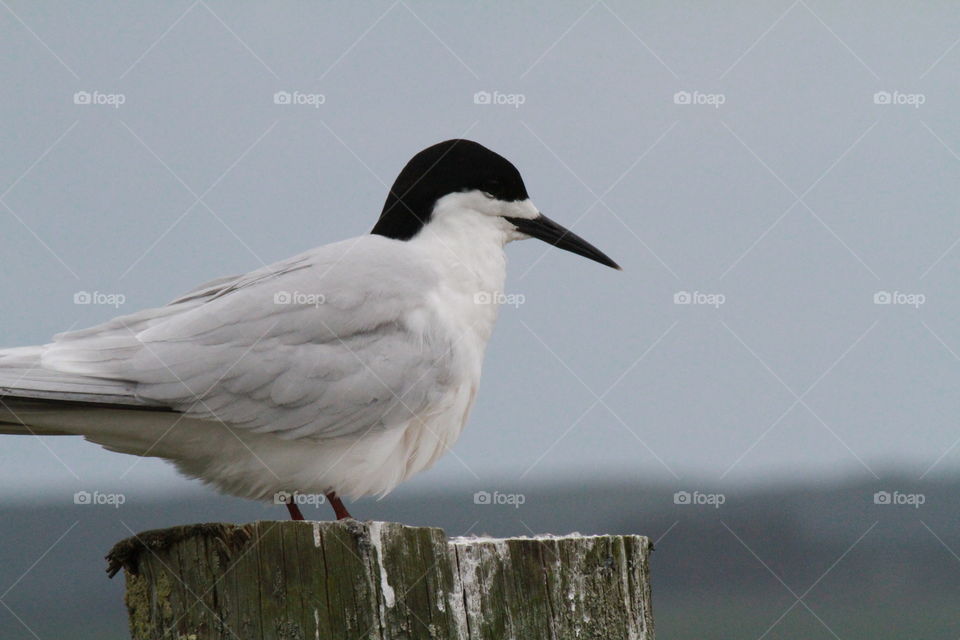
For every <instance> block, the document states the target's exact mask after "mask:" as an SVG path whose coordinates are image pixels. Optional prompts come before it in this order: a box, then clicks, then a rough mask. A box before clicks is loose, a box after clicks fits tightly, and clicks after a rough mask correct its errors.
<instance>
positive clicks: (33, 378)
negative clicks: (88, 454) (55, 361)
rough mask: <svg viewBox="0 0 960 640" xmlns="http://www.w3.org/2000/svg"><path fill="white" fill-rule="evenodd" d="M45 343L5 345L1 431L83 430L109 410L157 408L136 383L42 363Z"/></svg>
mask: <svg viewBox="0 0 960 640" xmlns="http://www.w3.org/2000/svg"><path fill="white" fill-rule="evenodd" d="M46 349H47V347H45V346H34V347H18V348H14V349H2V350H0V434H12V435H82V436H88V435H90V434H91V430H93V431H94V432H96V429H97V426H98V424H99V421H101V420H102V416H103V414H104V412H113V411H123V412H124V413H126V411H143V410H150V411H156V410H159V409H162V408H161V407H156V406H151V405H149V404H148V403H145V402H144V401H142V400H139V399H138V398H137V397H136V394H135V392H134V387H133V385H132V384H130V383H127V382H124V381H119V380H109V379H104V378H96V377H93V376H85V375H78V374H74V373H65V372H62V371H57V370H55V369H51V368H49V367H45V366H44V365H43V354H44V351H45V350H46Z"/></svg>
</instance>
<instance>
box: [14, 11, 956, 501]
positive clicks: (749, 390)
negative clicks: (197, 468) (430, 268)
mask: <svg viewBox="0 0 960 640" xmlns="http://www.w3.org/2000/svg"><path fill="white" fill-rule="evenodd" d="M0 33H2V36H3V37H2V38H0V52H2V55H0V74H2V77H3V80H4V81H3V88H4V90H3V99H2V101H0V147H2V148H3V149H4V150H5V152H4V153H3V154H2V155H0V194H2V199H0V202H2V205H3V206H0V219H2V221H3V222H2V224H3V227H2V228H3V230H4V233H3V234H0V255H2V256H3V267H4V268H3V269H2V270H0V297H2V299H3V300H4V301H5V304H4V305H3V314H2V325H0V327H2V334H0V345H3V346H17V345H24V344H31V343H37V342H43V341H45V340H46V339H48V338H49V336H51V335H52V334H54V333H56V332H58V331H62V330H65V329H68V328H71V327H82V326H87V325H90V324H93V323H96V322H98V321H102V320H105V319H107V318H109V317H111V316H112V315H115V314H116V313H117V312H118V310H117V309H115V308H113V307H111V306H108V305H103V304H100V305H98V304H92V305H82V304H75V303H74V295H75V294H76V293H77V292H82V291H85V292H99V293H106V294H121V295H122V296H124V298H125V300H124V304H123V305H122V306H121V307H120V308H119V311H120V312H129V311H132V310H135V309H139V308H142V307H145V306H152V305H160V304H163V303H165V302H166V301H168V300H170V299H172V298H173V297H175V296H176V295H178V294H180V293H182V292H184V291H186V290H187V289H189V288H191V287H192V286H194V285H196V284H199V283H200V282H202V281H205V280H208V279H211V278H214V277H217V276H220V275H226V274H230V273H238V272H243V271H247V270H250V269H253V268H256V267H259V266H261V265H262V264H263V263H269V262H271V261H273V260H277V259H280V258H283V257H285V256H288V255H291V254H293V253H296V252H299V251H301V250H303V249H305V248H308V247H310V246H314V245H319V244H324V243H327V242H331V241H334V240H338V239H341V238H345V237H349V236H352V235H357V234H360V233H365V232H367V231H368V230H369V228H370V227H371V226H372V224H373V222H374V221H375V219H376V217H377V215H378V214H379V211H380V207H381V205H382V203H383V199H384V197H385V195H386V189H387V186H388V185H389V183H390V182H392V180H393V178H394V177H395V175H396V173H397V172H398V171H399V169H400V168H401V167H402V166H403V164H404V163H405V162H406V160H407V159H408V158H409V157H410V156H411V155H412V154H413V153H415V152H416V151H418V150H420V149H421V148H423V147H425V146H427V145H429V144H432V143H434V142H436V141H439V140H442V139H446V138H451V137H469V138H472V139H475V140H477V141H479V142H481V143H483V144H485V145H487V146H489V147H491V148H493V149H494V150H496V151H498V152H500V153H502V154H503V155H505V156H507V157H508V158H510V159H511V160H512V161H513V162H514V163H515V164H516V165H517V166H518V168H519V169H520V170H521V172H522V174H523V175H524V178H525V180H526V182H527V187H528V190H529V192H530V193H531V195H532V197H533V199H534V201H535V202H536V203H537V204H538V206H539V207H540V208H541V209H542V210H543V211H545V212H546V213H547V214H548V215H550V216H551V217H553V218H554V219H556V220H558V221H560V222H562V223H565V224H567V225H568V226H572V227H573V228H574V229H575V230H576V231H577V233H579V234H581V235H583V236H584V237H585V238H587V239H588V240H589V241H591V242H592V243H594V244H596V245H597V246H598V247H600V248H601V249H603V250H604V251H605V252H607V253H608V254H609V255H610V256H611V257H613V258H614V259H615V260H617V261H618V262H619V263H620V264H621V265H623V267H624V272H623V273H615V272H612V271H609V270H605V269H603V268H602V267H600V266H598V265H595V264H593V263H590V262H588V261H586V260H583V259H579V258H576V257H574V256H571V255H569V254H564V253H561V252H559V251H551V250H547V248H546V247H545V246H544V245H542V244H538V243H536V242H533V241H530V242H525V243H522V244H517V245H513V246H510V247H508V254H509V257H510V260H511V267H510V277H509V282H508V292H507V293H513V294H520V295H522V296H523V300H524V303H523V304H522V305H519V306H518V307H517V308H513V307H509V306H508V307H504V308H503V310H502V313H501V318H500V322H499V325H498V327H497V331H496V333H495V335H494V338H493V340H492V342H491V344H490V348H489V350H488V355H487V362H486V368H485V373H484V382H483V387H482V390H481V394H480V397H479V400H478V402H477V405H476V408H475V410H474V413H473V416H472V419H471V421H470V424H469V426H468V428H467V429H466V432H465V434H464V436H463V437H462V438H461V440H460V441H459V443H458V444H457V446H456V448H455V449H454V454H451V455H448V456H447V457H446V458H444V459H443V460H442V461H441V462H440V463H439V464H438V465H437V467H436V469H435V470H433V471H431V472H428V473H427V474H424V475H423V476H422V477H421V478H419V479H418V480H416V481H415V482H418V483H424V484H436V483H447V482H456V481H473V479H474V475H476V476H477V477H480V478H481V479H483V480H485V479H487V478H493V477H501V478H507V479H519V478H520V477H521V476H522V477H524V478H530V479H548V478H552V477H555V476H556V475H557V474H570V473H574V474H575V475H577V476H581V475H582V476H585V475H588V474H595V473H598V472H602V473H616V474H627V475H629V476H631V477H647V476H656V477H661V478H668V479H669V478H672V477H673V475H674V474H675V475H676V476H678V477H681V478H684V477H690V476H703V477H707V478H714V479H716V478H719V477H720V476H724V477H726V478H729V479H731V480H738V481H745V482H764V481H767V480H769V479H771V478H774V477H782V476H784V475H787V474H789V475H803V476H814V475H821V474H823V473H825V472H830V473H848V472H850V473H866V474H871V473H876V474H877V475H879V476H881V477H883V476H884V474H887V473H889V471H890V469H891V468H894V467H898V468H901V469H903V470H905V471H906V472H908V473H911V474H915V475H916V476H920V475H921V474H923V473H925V472H927V471H928V470H930V469H932V471H930V472H931V473H934V472H942V471H948V470H956V469H957V467H958V466H960V446H955V445H957V441H958V438H960V428H958V426H957V415H958V411H957V408H958V401H960V384H958V382H960V362H958V360H960V357H958V354H960V325H958V324H957V322H956V318H957V317H958V315H960V302H958V299H957V297H956V295H955V284H956V273H957V269H958V266H960V248H958V247H956V244H957V242H958V240H960V216H957V215H956V211H957V205H958V196H960V180H958V178H960V156H958V152H960V124H958V123H957V119H956V113H957V112H958V109H960V94H958V90H957V87H958V86H960V82H958V81H960V77H958V75H960V73H958V71H960V46H957V38H958V37H960V14H958V13H957V12H956V11H955V10H954V9H953V8H952V7H951V6H950V4H948V3H931V4H926V5H924V6H923V8H922V9H918V8H912V7H903V6H901V5H899V4H896V3H885V4H877V3H852V4H847V5H843V6H842V7H838V6H835V5H833V4H832V3H825V2H800V1H798V2H794V3H790V2H771V3H739V4H738V5H736V6H735V7H730V6H723V7H720V6H715V7H709V6H707V7H703V6H701V5H699V4H696V5H694V4H690V5H684V4H677V3H670V2H663V3H657V4H655V5H653V6H647V5H644V6H643V7H638V6H635V5H634V4H633V3H619V2H597V3H594V4H591V3H589V2H587V3H577V4H573V3H567V4H559V3H552V4H551V5H550V10H549V12H548V11H547V10H546V9H544V8H542V7H538V6H536V5H533V4H518V3H502V4H495V3H470V4H463V3H426V2H412V1H408V2H395V3H390V2H383V3H379V2H378V3H336V4H324V5H322V6H314V5H309V6H308V5H297V6H292V5H287V6H285V7H284V8H278V7H277V6H275V5H272V4H271V5H258V4H253V3H223V2H207V3H204V2H197V3H193V4H191V3H189V2H174V3H157V4H153V3H118V4H116V5H99V4H98V5H89V4H74V5H65V6H58V7H57V9H56V10H55V11H54V10H52V9H50V8H46V7H44V6H43V5H41V4H36V3H26V2H9V4H8V6H7V5H5V6H3V7H0ZM278 91H286V92H288V93H290V94H291V96H292V100H291V101H295V100H297V99H299V100H301V101H304V102H320V101H321V100H322V104H319V105H318V106H317V107H316V108H315V107H314V106H313V105H311V104H275V102H274V94H275V92H278ZM77 92H87V93H89V94H91V102H95V101H97V100H101V101H105V102H111V101H112V102H116V101H118V100H120V99H121V98H116V97H110V96H116V95H118V94H119V95H122V100H123V104H121V105H119V106H118V107H117V108H114V106H112V105H110V104H75V103H74V94H75V93H77ZM295 92H298V93H295ZM477 92H489V93H490V94H491V102H492V103H493V102H497V101H498V100H499V101H502V102H505V103H506V104H477V103H475V94H476V93H477ZM494 92H496V93H494ZM678 92H686V94H684V93H681V94H679V95H676V94H677V93H678ZM877 92H887V94H889V101H890V104H884V102H885V101H886V99H887V97H888V96H887V94H880V95H878V96H875V94H876V93H877ZM318 95H319V96H322V99H321V98H315V97H314V98H311V97H304V96H318ZM298 96H299V98H298ZM688 96H689V100H690V102H691V104H683V102H684V101H685V100H686V98H687V97H688ZM477 99H478V100H479V101H480V102H483V101H484V96H483V95H481V96H479V97H478V98H477ZM78 100H80V101H81V102H82V101H83V98H82V94H81V97H80V98H78ZM517 102H522V104H520V105H518V106H515V103H517ZM697 102H700V103H701V104H696V103H697ZM898 102H900V104H897V103H898ZM920 102H922V104H917V103H920ZM510 103H514V104H510ZM717 103H722V104H717ZM682 291H686V292H690V293H691V294H692V293H693V292H698V293H699V294H711V295H713V297H705V296H704V295H700V296H699V297H698V298H697V299H698V300H699V301H703V302H710V301H712V302H718V301H722V304H721V305H720V306H719V307H718V308H714V307H712V306H709V305H708V304H689V305H683V304H675V303H674V296H675V294H677V293H678V292H682ZM881 291H887V292H890V293H891V294H892V293H893V292H898V293H899V294H901V295H899V296H896V297H894V299H893V301H894V302H905V303H911V302H913V303H919V302H922V304H919V306H918V308H914V307H912V306H910V305H909V304H875V303H874V295H875V294H876V293H877V292H881ZM715 294H719V295H720V296H722V297H717V296H716V295H715ZM917 294H919V295H922V298H921V297H918V295H917ZM910 296H913V297H910ZM101 299H102V298H101ZM2 447H3V449H2V450H3V457H2V460H3V465H2V467H0V487H2V489H0V490H2V491H5V492H8V493H9V492H18V493H20V494H21V495H23V494H24V493H29V492H32V491H45V490H47V489H48V488H49V487H51V486H66V485H75V484H77V483H80V484H84V485H96V484H105V483H111V485H115V484H116V483H117V482H129V483H131V484H140V485H150V486H157V487H166V488H177V487H185V486H186V485H187V481H185V480H181V479H178V478H176V476H175V474H174V473H173V472H172V471H171V470H169V469H168V468H166V467H165V465H163V463H160V462H158V461H153V460H143V461H139V462H137V460H136V459H134V458H130V457H125V456H119V455H116V454H110V453H107V452H103V451H101V450H100V449H99V448H97V447H95V446H93V445H89V444H86V443H83V442H79V441H75V440H73V439H57V438H46V439H43V440H39V439H30V438H13V437H7V438H4V439H3V440H2ZM58 459H59V460H62V463H61V462H60V461H58ZM131 465H133V468H132V470H130V469H131ZM74 474H75V475H76V476H78V477H79V480H77V479H76V478H75V477H74ZM121 477H122V480H121V479H120V478H121Z"/></svg>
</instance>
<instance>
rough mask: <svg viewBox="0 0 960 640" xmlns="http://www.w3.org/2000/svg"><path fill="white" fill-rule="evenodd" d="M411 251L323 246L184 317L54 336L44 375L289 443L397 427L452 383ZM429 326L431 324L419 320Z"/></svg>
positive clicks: (374, 242) (211, 295) (210, 295)
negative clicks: (124, 389) (125, 391)
mask: <svg viewBox="0 0 960 640" xmlns="http://www.w3.org/2000/svg"><path fill="white" fill-rule="evenodd" d="M401 244H402V243H396V242H395V241H391V240H387V239H386V238H379V237H377V236H365V237H362V238H358V239H355V240H352V241H345V242H342V243H336V244H334V245H327V246H325V247H321V248H320V249H317V250H314V251H313V252H308V254H304V255H303V256H298V257H297V258H294V259H291V260H289V261H286V262H284V263H280V264H278V265H272V266H271V267H267V268H265V269H263V270H259V271H257V272H253V273H251V274H248V275H247V276H243V277H241V278H236V279H232V280H226V279H225V280H223V281H220V282H217V283H215V284H212V285H211V286H208V287H206V288H203V289H199V290H196V291H195V292H194V293H192V294H188V295H187V296H185V297H183V298H181V299H179V300H178V301H175V302H174V303H173V304H172V305H171V306H170V307H164V308H163V309H170V308H173V307H178V306H179V307H181V308H182V309H181V310H180V311H178V312H170V311H167V312H163V311H161V312H157V313H156V314H155V315H154V316H151V317H150V318H136V317H133V318H132V319H131V320H130V321H125V320H124V319H122V318H120V319H116V320H114V321H111V323H107V324H106V325H103V326H102V327H101V328H100V329H99V330H98V328H94V329H89V330H85V331H82V332H74V333H70V334H64V335H62V336H58V339H57V341H56V342H55V343H53V344H52V345H49V346H48V347H47V348H46V349H45V351H44V352H43V354H42V356H41V362H42V364H43V367H44V368H46V369H51V370H55V371H58V372H62V373H64V374H70V375H74V376H84V377H88V378H99V379H104V380H109V381H111V382H114V381H115V382H119V381H124V383H125V384H130V385H132V386H133V388H134V390H135V395H136V398H137V400H138V401H139V402H143V403H145V404H149V405H152V406H166V407H170V408H173V409H175V410H177V411H182V412H184V413H186V414H187V415H189V416H191V417H197V418H204V419H210V420H220V421H223V422H224V423H227V424H230V425H232V426H236V427H240V428H246V429H250V430H253V431H257V432H273V433H276V434H277V435H279V436H281V437H285V438H298V437H320V438H326V437H335V436H340V435H344V434H348V433H353V432H360V431H366V430H368V429H372V428H373V429H377V428H387V427H390V426H392V425H396V424H400V423H403V422H405V421H407V420H409V419H410V418H411V417H413V416H415V415H417V413H418V412H420V411H422V410H423V409H424V407H426V406H429V405H430V403H432V402H435V401H436V400H437V396H438V395H439V394H442V393H443V390H444V389H445V388H446V386H447V385H448V384H449V383H450V372H451V363H450V359H451V354H450V348H451V343H450V341H449V339H448V337H447V336H445V335H442V334H440V333H438V332H435V331H431V330H429V329H416V330H414V329H411V322H409V320H410V319H416V318H422V317H423V316H424V314H428V313H429V311H428V307H427V295H428V294H429V292H430V291H431V290H432V288H433V285H434V284H435V280H436V276H435V273H434V272H433V271H432V270H431V269H430V268H428V267H427V266H425V265H422V264H418V263H417V262H416V261H412V260H410V257H409V256H408V255H407V254H405V253H404V250H403V248H402V247H400V246H398V245H401ZM413 324H414V325H416V326H419V327H429V326H431V324H430V323H423V322H419V323H413Z"/></svg>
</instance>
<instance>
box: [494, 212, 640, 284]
mask: <svg viewBox="0 0 960 640" xmlns="http://www.w3.org/2000/svg"><path fill="white" fill-rule="evenodd" d="M506 220H507V221H509V222H510V223H511V224H513V226H515V227H516V228H517V231H519V232H520V233H525V234H526V235H528V236H530V237H531V238H538V239H540V240H543V241H544V242H546V243H547V244H552V245H553V246H555V247H557V248H558V249H564V250H566V251H569V252H571V253H575V254H577V255H580V256H583V257H584V258H590V259H591V260H594V261H595V262H599V263H600V264H605V265H607V266H608V267H613V268H614V269H617V270H621V271H622V269H620V265H618V264H617V263H616V262H614V261H613V260H611V259H610V258H609V257H607V255H606V254H605V253H603V252H602V251H600V249H597V248H596V247H595V246H593V245H592V244H590V243H589V242H587V241H586V240H584V239H583V238H581V237H580V236H578V235H577V234H575V233H574V232H572V231H568V230H567V229H564V228H563V227H561V226H560V225H559V224H557V223H556V222H554V221H553V220H551V219H550V218H548V217H547V216H545V215H543V214H542V213H541V214H540V215H539V216H537V217H536V218H533V219H528V218H506Z"/></svg>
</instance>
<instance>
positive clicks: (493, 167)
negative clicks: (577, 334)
mask: <svg viewBox="0 0 960 640" xmlns="http://www.w3.org/2000/svg"><path fill="white" fill-rule="evenodd" d="M527 238H537V239H540V240H542V241H545V242H546V243H548V244H550V245H553V246H554V247H557V248H559V249H563V250H566V251H569V252H572V253H574V254H578V255H580V256H583V257H585V258H588V259H590V260H593V261H595V262H597V263H600V264H601V265H605V266H608V267H612V268H614V269H618V270H619V269H620V267H619V266H618V265H617V264H616V263H615V262H614V261H613V260H611V259H610V258H609V257H608V256H607V255H605V254H604V253H603V252H601V251H600V250H599V249H597V248H596V247H594V246H593V245H591V244H590V243H588V242H587V241H586V240H584V239H582V238H580V237H579V236H578V235H576V234H574V233H573V232H571V231H569V230H567V229H565V228H564V227H563V226H561V225H560V224H558V223H556V222H554V221H553V220H551V219H550V218H548V217H546V216H545V215H544V214H543V213H541V212H540V211H539V209H538V208H537V207H536V206H534V204H533V202H532V201H531V199H530V196H529V195H528V194H527V189H526V186H525V184H524V181H523V178H522V177H521V175H520V172H519V171H518V170H517V168H516V167H515V166H514V165H513V164H512V163H511V162H510V161H509V160H507V159H506V158H504V157H503V156H501V155H499V154H498V153H496V152H494V151H491V150H490V149H488V148H487V147H485V146H483V145H481V144H479V143H477V142H474V141H471V140H464V139H453V140H447V141H444V142H440V143H437V144H434V145H432V146H430V147H427V148H426V149H424V150H422V151H420V152H419V153H417V154H416V155H414V156H413V158H412V159H411V160H410V161H409V162H408V163H407V164H406V165H405V166H404V167H403V169H402V170H401V171H400V173H399V175H398V176H397V178H396V181H395V182H394V183H393V185H392V186H391V188H390V190H389V192H388V194H387V198H386V201H385V203H384V206H383V210H382V212H381V214H380V216H379V218H378V219H377V221H376V223H375V224H374V226H373V229H372V230H371V231H370V233H368V234H365V235H361V236H358V237H355V238H351V239H347V240H342V241H338V242H333V243H330V244H326V245H322V246H320V247H317V248H314V249H310V250H308V251H306V252H304V253H301V254H299V255H295V256H293V257H292V258H288V259H285V260H281V261H279V262H276V263H274V264H270V265H267V266H264V267H262V268H258V269H256V270H254V271H251V272H249V273H246V274H243V275H239V276H231V277H226V278H219V279H217V280H214V281H211V282H208V283H206V284H203V285H201V286H199V287H197V288H195V289H194V290H192V291H190V292H188V293H187V294H185V295H183V296H181V297H179V298H177V299H175V300H173V301H172V302H170V303H168V304H166V305H165V306H161V307H157V308H150V309H146V310H141V311H137V312H134V313H131V314H128V315H123V316H119V317H116V318H113V319H111V320H109V321H107V322H104V323H102V324H99V325H96V326H93V327H91V328H87V329H81V330H73V331H68V332H65V333H60V334H57V335H56V336H54V337H53V338H52V340H51V342H49V343H48V344H44V345H38V346H27V347H13V348H6V349H0V434H15V435H65V436H66V435H73V436H81V437H83V438H85V439H86V440H87V441H89V442H92V443H95V444H98V445H100V446H102V447H104V448H106V449H107V450H110V451H115V452H119V453H125V454H132V455H134V456H147V457H156V458H161V459H164V460H166V461H169V462H171V463H172V464H173V465H175V467H176V468H177V469H178V470H179V472H181V473H182V474H184V475H186V476H188V477H190V478H196V479H199V480H201V481H203V482H204V483H206V484H207V485H211V486H212V487H214V488H215V489H217V490H218V491H220V492H221V493H225V494H228V495H234V496H239V497H242V498H248V499H253V500H264V501H270V500H272V501H273V502H274V503H277V504H279V503H284V504H286V506H287V509H288V511H289V515H290V517H291V518H292V519H294V520H303V519H304V518H303V514H302V512H301V511H300V509H299V506H298V504H297V502H298V501H297V499H296V498H297V496H298V495H312V496H317V497H318V498H319V497H320V496H321V495H322V496H325V497H326V499H327V500H328V501H329V503H330V504H331V505H332V507H333V510H334V515H335V517H336V518H337V519H338V520H340V519H344V518H351V517H352V516H351V515H350V513H349V511H348V510H347V508H346V506H345V505H344V504H343V498H350V499H356V498H359V497H361V496H368V495H379V496H383V495H386V494H387V493H389V492H390V491H391V490H393V489H394V488H395V487H396V486H397V485H398V484H400V483H401V482H403V481H404V480H406V479H408V478H409V477H411V476H412V475H414V474H416V473H419V472H421V471H423V470H425V469H428V468H429V467H431V466H432V465H433V464H434V463H435V462H436V461H437V459H438V458H439V457H440V456H441V455H442V454H444V453H445V452H446V451H447V450H448V449H449V448H450V447H451V446H452V445H453V443H454V442H455V441H456V440H457V438H458V437H459V436H460V434H461V432H462V430H463V428H464V426H465V424H466V423H467V418H468V415H469V413H470V410H471V408H472V406H473V404H474V401H475V400H476V396H477V389H478V385H479V382H480V375H481V368H482V364H483V357H484V352H485V349H486V345H487V342H488V340H489V338H490V336H491V332H492V331H493V328H494V323H495V321H496V318H497V307H498V305H497V302H498V301H499V300H500V299H501V296H502V295H503V294H502V292H503V288H504V285H505V280H506V254H505V251H504V248H505V246H506V245H507V244H508V243H510V242H512V241H514V240H522V239H527ZM319 499H321V500H322V498H319Z"/></svg>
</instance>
